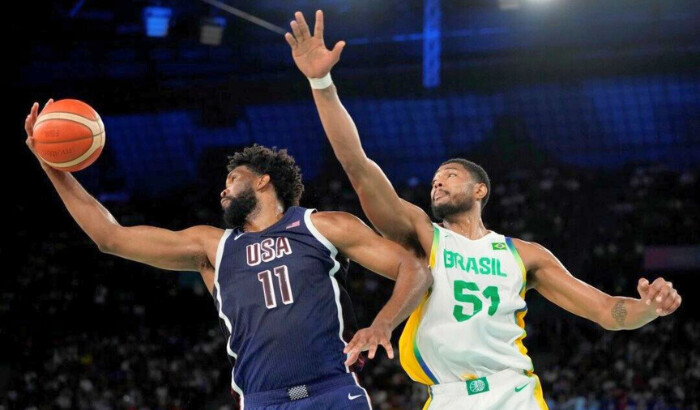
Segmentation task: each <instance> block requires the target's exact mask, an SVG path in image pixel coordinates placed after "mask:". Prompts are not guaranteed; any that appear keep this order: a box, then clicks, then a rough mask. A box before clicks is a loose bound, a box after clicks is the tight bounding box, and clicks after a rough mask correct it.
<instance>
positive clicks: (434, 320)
mask: <svg viewBox="0 0 700 410" xmlns="http://www.w3.org/2000/svg"><path fill="white" fill-rule="evenodd" d="M430 267H431V271H432V274H433V285H432V288H431V291H430V292H429V293H428V294H427V295H426V297H425V298H424V300H423V302H422V303H421V305H420V306H419V307H418V309H416V311H414V312H413V314H412V315H411V317H410V318H409V320H408V322H407V323H406V327H405V328H404V332H403V334H402V335H401V340H400V343H399V349H400V358H401V365H402V366H403V367H404V369H405V370H406V372H407V373H408V375H409V376H410V377H411V378H412V379H413V380H415V381H417V382H420V383H423V384H426V385H434V384H438V383H449V382H457V381H463V380H470V379H475V378H478V377H484V376H488V375H491V374H494V373H496V372H499V371H502V370H505V369H513V370H516V371H522V372H523V373H525V374H527V375H529V374H531V373H532V371H533V367H532V360H530V357H528V355H527V349H526V348H525V346H524V345H523V343H522V340H523V338H524V337H525V329H524V328H525V322H524V316H525V313H526V312H527V305H526V303H525V299H524V296H525V290H526V273H525V267H524V265H523V262H522V260H521V259H520V255H518V252H517V250H516V249H515V246H514V244H513V241H512V239H511V238H507V237H505V236H503V235H499V234H497V233H495V232H491V233H489V234H488V235H486V236H484V237H483V238H480V239H477V240H470V239H468V238H466V237H464V236H462V235H460V234H458V233H455V232H452V231H450V230H448V229H445V228H442V227H440V226H439V225H437V224H434V236H433V245H432V251H431V254H430Z"/></svg>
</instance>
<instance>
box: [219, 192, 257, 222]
mask: <svg viewBox="0 0 700 410" xmlns="http://www.w3.org/2000/svg"><path fill="white" fill-rule="evenodd" d="M227 198H229V201H228V203H229V204H228V206H227V207H224V225H225V226H226V228H227V229H233V228H242V227H243V224H244V223H245V220H246V218H247V217H248V215H250V214H251V212H253V211H254V210H255V208H256V207H257V206H258V198H257V197H256V196H255V192H254V191H253V188H252V187H251V186H248V187H246V188H245V189H243V190H242V191H241V192H239V193H238V195H236V196H229V197H227Z"/></svg>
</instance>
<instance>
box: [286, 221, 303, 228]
mask: <svg viewBox="0 0 700 410" xmlns="http://www.w3.org/2000/svg"><path fill="white" fill-rule="evenodd" d="M299 225H301V222H300V221H294V222H292V223H290V224H289V225H287V226H286V227H285V228H284V229H292V228H296V227H297V226H299Z"/></svg>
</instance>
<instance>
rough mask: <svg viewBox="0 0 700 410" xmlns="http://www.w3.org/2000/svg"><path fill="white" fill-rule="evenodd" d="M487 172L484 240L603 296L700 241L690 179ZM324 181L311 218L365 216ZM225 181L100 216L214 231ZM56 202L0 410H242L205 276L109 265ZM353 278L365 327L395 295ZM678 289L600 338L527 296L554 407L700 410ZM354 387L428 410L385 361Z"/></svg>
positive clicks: (630, 172)
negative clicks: (528, 251) (630, 326)
mask: <svg viewBox="0 0 700 410" xmlns="http://www.w3.org/2000/svg"><path fill="white" fill-rule="evenodd" d="M224 164H225V163H224ZM222 165H223V164H222ZM485 165H486V168H487V170H488V171H489V172H490V174H491V178H492V185H493V192H492V195H491V200H490V203H489V204H488V206H487V207H486V209H485V214H484V219H485V222H486V224H487V227H488V228H490V229H492V230H495V231H498V232H501V233H503V234H506V235H508V236H514V237H520V238H523V239H525V240H533V241H537V242H539V243H541V244H542V245H544V246H546V247H547V248H549V249H550V250H552V251H553V252H554V253H555V255H557V256H558V257H559V258H560V260H562V262H563V263H564V264H565V265H566V266H567V267H568V268H569V269H570V270H571V271H572V273H573V274H574V275H576V276H577V277H579V278H581V279H583V280H585V281H587V282H589V283H591V284H592V285H594V286H596V287H599V288H601V289H602V290H604V291H606V292H608V293H611V294H623V295H626V296H632V297H634V296H636V295H637V294H636V290H635V289H636V283H637V279H638V278H639V277H641V276H643V275H645V274H646V275H649V278H650V279H651V278H654V277H655V276H657V275H658V273H654V272H647V273H645V272H644V270H643V266H642V260H643V252H644V248H645V246H649V245H686V244H698V243H699V242H700V237H698V234H697V232H698V229H699V228H700V226H699V225H698V224H699V221H700V208H699V205H698V202H697V193H698V192H700V186H699V184H698V175H697V173H693V172H689V171H687V172H676V171H669V170H667V169H665V168H664V167H662V166H649V165H646V166H637V167H629V168H625V169H622V170H615V171H591V170H582V169H576V168H570V167H563V166H550V167H542V168H539V167H538V168H534V167H533V168H530V169H528V168H523V169H507V168H505V167H504V168H502V169H499V168H496V169H494V170H491V169H489V166H488V164H485ZM323 175H324V176H323V177H322V178H319V179H318V180H316V181H311V182H309V183H308V184H307V190H306V193H305V195H304V198H303V203H302V205H305V206H309V207H317V208H319V209H320V210H344V211H349V212H352V213H355V214H357V215H362V212H361V209H360V208H359V203H358V201H357V199H356V197H355V194H354V192H353V191H352V189H351V187H350V185H349V183H348V182H347V180H346V179H345V177H344V176H343V175H342V172H341V171H339V170H338V169H337V167H336V168H332V167H331V169H329V170H328V172H326V173H324V174H323ZM219 182H221V184H223V166H222V177H221V181H218V180H217V181H214V183H211V184H210V185H211V188H201V186H198V185H192V186H189V187H183V188H182V190H181V191H180V192H176V193H173V195H172V196H171V197H168V198H164V199H160V200H158V201H145V200H143V201H139V200H138V198H136V199H135V200H131V201H129V202H116V201H113V202H110V201H107V202H106V203H105V205H106V206H107V207H108V208H109V209H110V210H111V211H112V213H113V214H114V215H115V216H116V217H117V219H118V220H119V221H120V222H121V223H122V224H123V225H136V224H144V223H146V224H151V225H156V226H162V227H167V228H171V229H181V228H184V227H187V226H190V225H193V224H201V223H207V224H213V225H220V209H218V203H219V202H218V200H217V195H218V189H220V188H221V187H219V186H218V185H217V184H218V183H219ZM394 182H395V186H397V188H398V190H399V192H400V195H401V196H402V197H403V198H405V199H407V200H409V201H411V202H414V203H416V204H418V205H420V206H422V207H423V208H425V209H426V210H429V186H428V183H427V182H424V181H422V182H419V181H417V180H415V179H407V180H406V181H394ZM49 196H53V197H55V194H54V193H53V192H50V193H49V192H47V197H49ZM47 201H48V203H49V205H46V207H47V208H55V209H56V210H53V209H51V210H47V211H46V212H45V213H39V214H31V215H28V214H27V215H22V218H23V220H29V219H31V220H32V221H33V223H31V224H27V225H25V227H24V228H22V230H20V231H19V233H18V235H17V237H16V239H15V245H16V246H17V251H16V254H15V255H12V257H13V258H15V259H18V260H19V263H20V266H19V271H18V272H5V276H6V277H5V278H4V279H3V283H5V285H3V287H2V289H0V315H1V317H2V323H3V325H2V326H1V327H0V337H1V338H2V340H3V344H4V345H5V346H6V347H5V348H4V349H3V353H2V357H1V358H2V361H1V362H0V392H2V395H0V410H10V409H22V410H24V409H96V410H107V409H134V410H136V409H139V410H141V409H144V410H145V409H150V410H156V409H159V410H160V409H163V410H176V409H217V410H219V409H221V410H223V409H236V408H237V404H236V401H235V399H234V398H233V397H232V395H231V392H230V363H229V362H228V361H227V359H226V357H227V355H226V350H225V340H224V337H223V335H222V332H221V330H220V328H219V323H218V321H217V317H216V311H215V307H214V303H213V300H212V299H211V297H210V296H209V295H207V292H206V290H205V288H204V286H203V284H202V283H200V279H199V277H198V275H196V274H190V273H171V272H164V271H160V270H157V269H153V268H149V267H144V266H141V265H139V264H136V263H133V262H128V261H123V260H120V259H118V258H116V257H113V256H109V255H103V254H100V253H99V251H98V250H97V249H96V247H95V246H94V245H93V244H92V243H91V242H90V241H89V240H88V238H87V237H86V236H85V235H84V234H82V232H80V230H79V229H78V228H77V227H76V226H75V225H74V224H72V222H71V221H70V219H69V216H68V215H67V213H66V212H65V211H62V209H61V206H60V203H59V202H58V200H54V199H51V200H49V199H47ZM697 273H698V272H692V273H691V274H697ZM349 274H350V279H349V282H348V283H349V293H350V295H351V297H352V299H353V303H354V308H355V311H356V314H357V317H358V321H359V323H360V325H361V326H367V325H368V324H369V323H370V322H371V320H372V318H373V315H374V314H376V312H377V311H378V310H379V308H380V307H381V305H382V304H383V302H385V301H386V300H387V298H388V296H389V294H390V292H391V286H392V284H391V282H389V281H387V280H385V279H383V278H381V277H378V276H376V275H373V274H371V273H368V272H365V271H363V270H362V268H360V267H358V266H356V265H352V266H351V268H350V272H349ZM685 275H686V277H687V274H685ZM667 276H668V275H667ZM683 278H684V276H682V275H680V274H676V276H673V280H674V283H676V284H677V285H676V287H677V288H678V289H679V292H680V293H681V294H682V295H684V296H686V299H685V300H684V304H685V305H684V306H682V307H681V309H680V310H679V311H678V312H677V314H676V315H674V316H672V317H668V318H662V319H660V320H658V321H656V322H654V323H652V324H650V325H648V326H646V327H645V328H643V329H641V330H637V331H629V332H627V331H625V332H607V331H604V330H602V329H600V328H599V327H597V326H596V325H594V324H591V323H589V322H587V321H585V320H584V319H579V318H575V317H573V316H571V315H570V314H568V313H565V312H563V311H561V310H560V309H558V308H552V305H551V304H550V303H549V302H547V301H544V300H543V298H542V297H540V296H539V295H537V294H536V292H534V291H532V292H530V293H529V294H528V296H527V300H528V303H529V304H530V310H529V313H528V315H527V317H526V324H527V325H526V326H527V328H526V330H527V334H528V336H527V338H526V339H525V345H526V346H527V347H528V348H529V350H530V354H531V357H532V358H533V361H534V363H535V371H536V372H537V374H539V376H540V378H541V380H542V383H543V388H544V393H545V397H546V399H547V402H548V403H549V405H550V408H551V409H570V410H584V409H585V410H594V409H698V408H700V404H698V403H700V343H698V342H699V341H700V320H698V318H697V316H696V315H693V314H692V306H693V303H694V302H693V301H691V300H690V297H691V294H692V289H689V288H688V289H684V288H682V285H683V283H684V282H688V283H690V282H689V280H684V279H683ZM399 334H400V331H399V330H397V331H396V332H395V334H394V343H396V340H397V339H398V335H399ZM360 378H361V381H362V383H363V384H364V385H365V386H366V387H367V389H368V391H369V392H370V393H371V395H372V401H373V404H374V408H376V409H381V410H389V409H419V408H421V407H422V405H423V402H424V401H425V399H426V398H427V391H426V389H425V387H424V386H421V385H418V384H415V383H413V382H411V381H410V380H409V378H408V377H407V376H406V375H405V373H404V372H403V371H402V370H401V368H400V366H399V364H398V360H389V359H387V358H386V357H385V355H384V354H383V353H382V354H380V355H379V358H378V359H376V360H374V361H370V362H369V363H368V364H367V365H366V366H365V369H364V371H363V372H362V374H361V375H360Z"/></svg>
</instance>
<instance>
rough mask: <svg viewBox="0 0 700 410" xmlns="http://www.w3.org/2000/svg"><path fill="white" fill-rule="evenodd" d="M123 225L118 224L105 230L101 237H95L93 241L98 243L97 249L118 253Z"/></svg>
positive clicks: (103, 251)
mask: <svg viewBox="0 0 700 410" xmlns="http://www.w3.org/2000/svg"><path fill="white" fill-rule="evenodd" d="M120 228H122V227H121V226H119V225H117V226H115V227H114V228H113V229H109V230H108V231H107V232H104V233H103V234H102V235H100V236H99V237H96V238H93V241H94V242H95V244H96V245H97V249H99V250H100V252H102V253H106V254H110V255H116V254H118V252H119V245H120V232H119V229H120Z"/></svg>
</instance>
